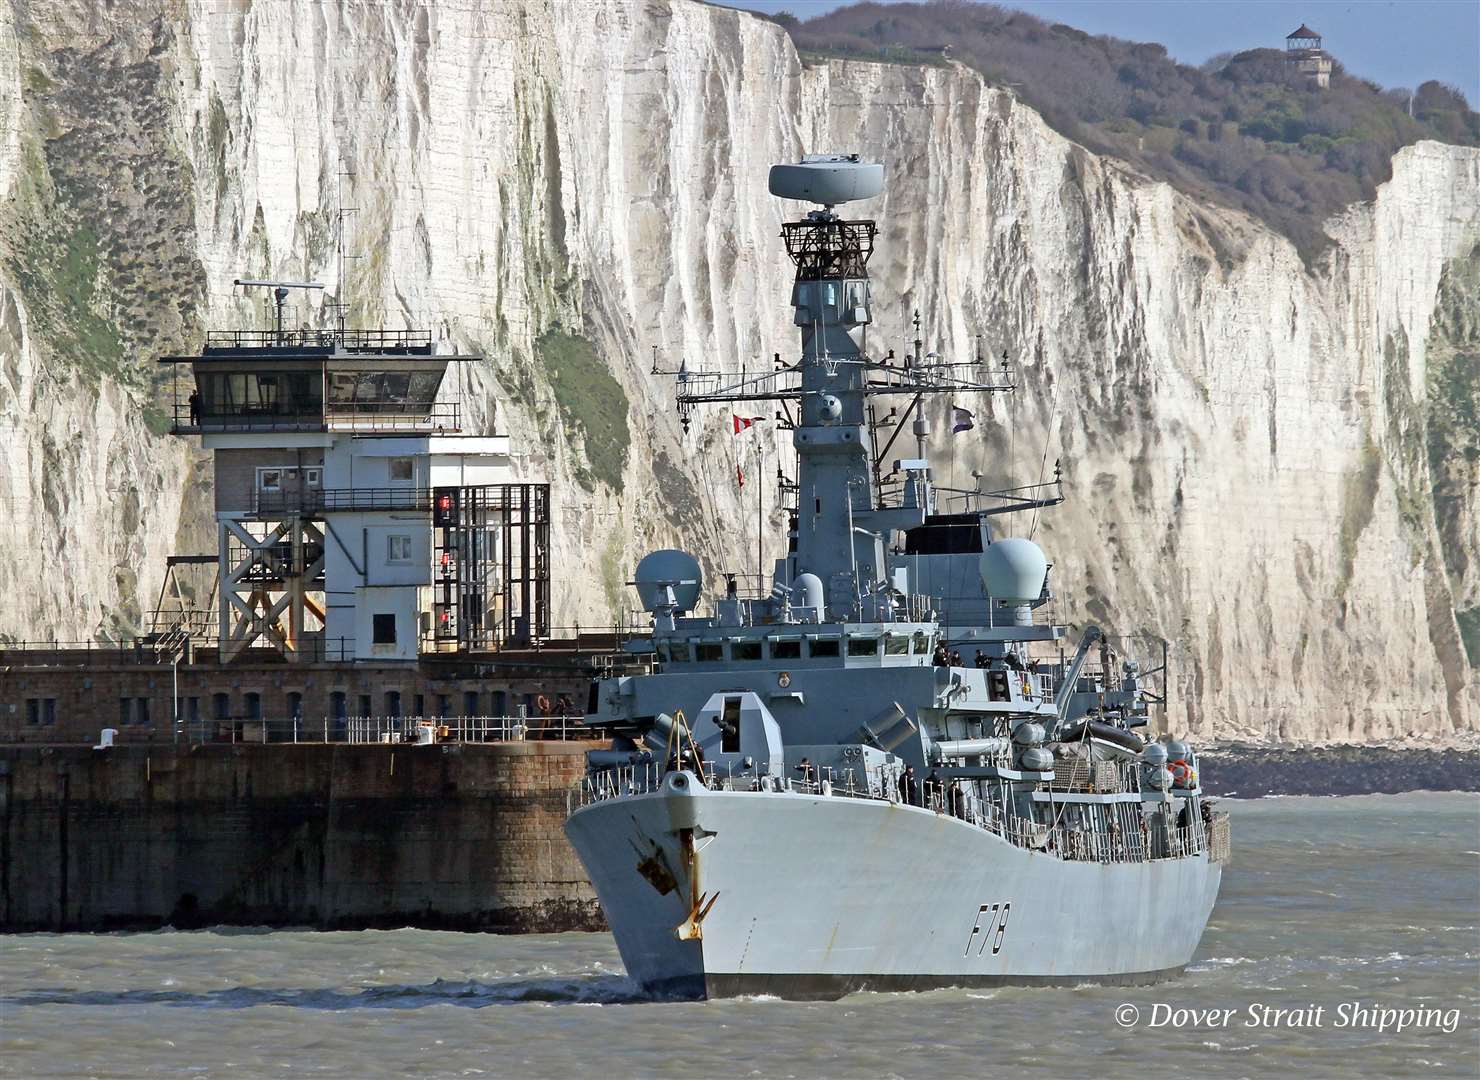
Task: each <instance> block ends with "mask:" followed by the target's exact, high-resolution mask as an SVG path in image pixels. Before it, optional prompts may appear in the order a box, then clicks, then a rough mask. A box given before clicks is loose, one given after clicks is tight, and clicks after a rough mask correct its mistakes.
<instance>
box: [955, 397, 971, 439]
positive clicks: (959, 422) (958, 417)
mask: <svg viewBox="0 0 1480 1080" xmlns="http://www.w3.org/2000/svg"><path fill="white" fill-rule="evenodd" d="M973 420H974V417H973V416H972V414H971V412H970V411H969V410H967V409H963V408H961V406H959V405H954V404H953V405H952V406H951V425H952V426H951V434H952V435H959V434H961V432H963V431H970V430H971V429H972V428H974V427H976V424H975V423H974V422H973Z"/></svg>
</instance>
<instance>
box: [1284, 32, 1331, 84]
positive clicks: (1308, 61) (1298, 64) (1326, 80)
mask: <svg viewBox="0 0 1480 1080" xmlns="http://www.w3.org/2000/svg"><path fill="white" fill-rule="evenodd" d="M1285 62H1286V63H1287V64H1289V65H1290V66H1291V67H1293V68H1295V69H1297V70H1299V71H1301V72H1303V73H1304V74H1305V80H1306V84H1307V85H1309V86H1313V87H1315V88H1316V89H1318V90H1326V89H1328V88H1329V87H1330V86H1331V57H1329V56H1327V55H1326V52H1325V50H1324V49H1322V48H1321V35H1320V34H1318V33H1316V32H1315V31H1314V30H1312V29H1311V28H1310V27H1308V26H1306V25H1305V23H1301V24H1300V27H1299V29H1296V30H1293V31H1291V32H1290V33H1289V34H1287V35H1286V36H1285Z"/></svg>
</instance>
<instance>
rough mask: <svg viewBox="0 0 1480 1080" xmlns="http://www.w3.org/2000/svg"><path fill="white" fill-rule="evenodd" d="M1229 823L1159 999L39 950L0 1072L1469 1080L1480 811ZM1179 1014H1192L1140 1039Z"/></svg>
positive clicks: (7, 942) (1262, 815)
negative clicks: (1186, 952) (658, 991)
mask: <svg viewBox="0 0 1480 1080" xmlns="http://www.w3.org/2000/svg"><path fill="white" fill-rule="evenodd" d="M1223 805H1224V806H1225V807H1227V808H1228V809H1230V810H1231V811H1232V813H1233V815H1234V830H1235V832H1234V844H1235V849H1234V864H1233V866H1232V867H1231V868H1230V870H1229V872H1228V874H1227V875H1226V876H1225V878H1224V885H1223V893H1222V897H1221V899H1220V901H1219V904H1218V908H1217V910H1216V911H1215V912H1214V915H1213V922H1212V925H1211V926H1210V927H1209V929H1208V933H1207V935H1206V937H1205V938H1204V939H1203V945H1202V948H1201V950H1200V951H1199V953H1198V956H1197V959H1196V961H1195V962H1194V964H1193V965H1192V968H1191V969H1190V970H1189V971H1188V973H1187V974H1186V975H1185V976H1184V977H1183V978H1182V979H1180V980H1178V981H1175V982H1171V983H1167V984H1163V985H1161V986H1157V987H1151V988H1146V989H1129V990H1128V989H1120V988H1096V987H1088V986H1086V987H1080V988H1075V989H1053V990H1046V989H1016V988H1007V989H1001V990H995V991H939V992H935V993H930V994H857V995H854V996H852V997H849V998H846V999H844V1000H842V1001H838V1002H831V1003H818V1004H796V1003H790V1002H783V1001H776V1000H772V999H766V998H758V999H742V1000H738V1001H722V1002H705V1003H664V1002H652V1001H647V1000H644V999H643V998H642V997H641V995H639V994H637V993H636V992H635V991H634V990H633V988H632V986H631V985H630V984H629V983H628V982H627V980H626V979H625V977H624V976H623V974H622V966H621V960H620V959H619V957H618V956H617V951H616V948H615V947H614V946H613V944H612V941H611V938H610V937H608V936H606V935H604V934H561V935H551V936H544V937H496V936H492V935H476V934H475V935H467V934H448V933H431V932H425V931H418V930H399V931H391V932H375V931H370V932H364V933H335V934H317V933H288V932H271V933H269V932H253V931H239V930H220V931H203V932H198V933H157V934H123V935H87V934H68V935H26V936H20V937H9V938H0V1073H4V1074H5V1075H13V1076H24V1077H46V1076H109V1077H131V1076H191V1077H218V1076H219V1077H226V1076H230V1077H255V1076H269V1075H271V1076H279V1075H306V1076H323V1077H362V1076H511V1077H514V1076H517V1077H573V1078H584V1077H591V1078H597V1077H627V1076H632V1077H649V1076H651V1077H682V1078H685V1080H689V1078H693V1077H704V1076H714V1075H725V1076H761V1077H808V1078H810V1077H840V1078H853V1077H860V1078H861V1077H870V1078H872V1077H891V1076H897V1077H930V1078H947V1077H967V1076H970V1077H985V1076H1050V1077H1070V1076H1085V1075H1090V1076H1096V1077H1120V1076H1126V1077H1143V1076H1158V1075H1161V1076H1208V1077H1235V1076H1249V1077H1257V1076H1273V1075H1282V1076H1299V1077H1309V1076H1317V1077H1320V1076H1340V1077H1344V1078H1345V1077H1368V1076H1373V1077H1377V1076H1380V1077H1388V1076H1393V1077H1410V1076H1465V1077H1476V1076H1480V928H1477V920H1480V916H1477V908H1480V797H1476V796H1474V795H1403V796H1371V797H1362V798H1349V799H1299V798H1289V799H1271V800H1262V801H1258V802H1232V801H1230V802H1226V803H1224V804H1223ZM1353 1003H1356V1004H1357V1006H1358V1007H1360V1008H1362V1009H1366V1010H1371V1011H1370V1012H1367V1013H1355V1014H1354V1013H1353V1011H1352V1005H1353ZM1127 1005H1133V1006H1135V1007H1136V1009H1137V1010H1138V1011H1139V1019H1138V1020H1137V1021H1136V1023H1135V1026H1133V1027H1124V1026H1121V1023H1120V1022H1119V1021H1118V1020H1117V1014H1118V1015H1119V1018H1120V1020H1121V1021H1124V1020H1128V1019H1130V1010H1129V1009H1127V1008H1125V1006H1127ZM1316 1006H1322V1007H1323V1012H1322V1014H1321V1015H1320V1016H1319V1017H1317V1016H1316V1015H1315V1013H1314V1011H1313V1010H1314V1007H1316ZM1343 1006H1346V1008H1345V1010H1344V1011H1343V1009H1342V1007H1343ZM1251 1007H1252V1008H1253V1009H1254V1010H1255V1012H1256V1013H1260V1012H1261V1010H1262V1009H1264V1008H1265V1007H1267V1008H1268V1009H1269V1010H1275V1009H1283V1010H1300V1011H1299V1012H1288V1013H1286V1014H1285V1015H1284V1016H1281V1017H1274V1016H1273V1014H1272V1012H1271V1013H1261V1015H1263V1016H1264V1017H1265V1021H1264V1023H1263V1025H1262V1026H1257V1027H1251V1026H1249V1021H1250V1009H1251ZM1173 1008H1178V1009H1186V1010H1191V1009H1196V1010H1201V1011H1202V1012H1201V1015H1200V1016H1198V1017H1196V1018H1194V1017H1193V1016H1192V1015H1191V1014H1188V1013H1183V1014H1181V1015H1179V1016H1177V1017H1175V1018H1171V1019H1170V1022H1168V1023H1166V1024H1165V1025H1164V1026H1161V1027H1152V1026H1151V1025H1152V1024H1153V1023H1154V1022H1155V1021H1156V1020H1157V1019H1158V1018H1161V1019H1164V1020H1165V1019H1168V1017H1167V1013H1168V1012H1169V1010H1171V1009H1173ZM1380 1009H1389V1010H1401V1009H1427V1010H1429V1014H1428V1016H1427V1017H1426V1018H1425V1017H1420V1018H1418V1021H1417V1022H1416V1023H1415V1024H1414V1026H1411V1027H1408V1028H1407V1029H1406V1030H1403V1031H1394V1030H1392V1026H1393V1024H1394V1023H1396V1019H1395V1018H1393V1017H1388V1018H1386V1026H1387V1028H1388V1030H1385V1031H1384V1030H1379V1026H1381V1025H1383V1024H1384V1017H1383V1016H1382V1014H1380V1013H1378V1012H1376V1011H1375V1010H1380ZM1207 1010H1233V1013H1232V1015H1231V1016H1229V1017H1228V1018H1227V1019H1220V1018H1221V1017H1222V1016H1223V1014H1221V1013H1217V1014H1214V1015H1212V1016H1211V1017H1209V1015H1208V1013H1207ZM1450 1010H1457V1014H1452V1013H1450V1012H1449V1011H1450ZM1343 1015H1344V1016H1345V1017H1346V1018H1347V1020H1346V1022H1345V1023H1343V1022H1342V1017H1343ZM1292 1022H1299V1023H1304V1024H1305V1025H1306V1026H1299V1027H1292V1026H1288V1025H1289V1024H1291V1023H1292ZM1451 1025H1452V1027H1453V1030H1451V1031H1448V1032H1446V1031H1444V1030H1443V1028H1444V1027H1445V1026H1451Z"/></svg>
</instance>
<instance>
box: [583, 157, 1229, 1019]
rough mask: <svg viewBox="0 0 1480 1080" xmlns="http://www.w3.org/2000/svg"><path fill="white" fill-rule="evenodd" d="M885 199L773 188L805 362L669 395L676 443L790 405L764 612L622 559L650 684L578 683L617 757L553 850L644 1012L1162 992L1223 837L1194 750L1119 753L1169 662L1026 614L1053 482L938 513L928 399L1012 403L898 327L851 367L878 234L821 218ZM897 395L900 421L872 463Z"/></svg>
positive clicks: (1145, 716)
mask: <svg viewBox="0 0 1480 1080" xmlns="http://www.w3.org/2000/svg"><path fill="white" fill-rule="evenodd" d="M882 188H883V168H882V166H881V165H879V164H877V163H871V162H865V161H861V160H859V158H858V157H857V156H856V155H808V156H805V157H804V158H803V159H802V160H801V161H800V162H799V163H795V164H784V165H776V166H773V167H772V169H771V173H770V191H771V193H772V194H773V195H775V196H777V197H780V198H783V199H791V200H799V201H803V202H806V203H811V204H814V205H815V206H817V207H818V208H817V209H813V210H811V211H810V212H808V213H806V215H805V216H804V217H803V218H802V219H801V220H797V221H788V222H785V223H784V224H783V226H782V238H783V240H784V242H785V245H786V249H787V252H788V254H789V255H790V257H791V260H792V262H793V263H794V264H795V267H796V276H795V281H794V283H793V286H792V293H791V306H792V308H793V309H794V322H795V325H796V327H797V328H798V330H799V331H800V336H801V346H802V347H801V353H800V356H799V358H798V359H797V360H796V361H795V362H794V363H790V364H784V363H779V362H778V363H777V365H776V367H775V370H772V371H767V372H764V373H762V374H759V375H757V374H753V373H752V374H749V375H746V374H743V373H742V374H740V375H726V374H720V373H706V372H702V371H696V370H689V369H688V368H687V367H682V368H680V370H679V371H678V372H676V373H675V374H676V375H677V379H678V385H677V404H678V408H679V411H680V416H681V419H682V420H683V423H684V427H685V430H687V429H688V425H689V422H690V420H691V414H692V412H693V411H694V410H695V409H697V408H699V407H701V406H703V405H706V404H718V405H727V406H729V407H730V408H732V409H733V408H734V407H735V406H736V405H737V404H739V403H742V402H744V403H757V402H760V403H767V404H768V405H770V406H774V407H775V408H778V409H781V410H784V411H783V412H781V413H778V419H782V420H783V422H784V423H785V424H786V426H787V427H789V428H790V430H791V433H792V442H793V444H794V446H795V449H796V473H795V482H794V484H791V485H788V486H787V488H786V490H787V491H788V492H789V493H790V494H791V495H792V496H793V498H794V505H792V506H790V507H789V508H788V509H789V512H790V516H789V529H788V536H787V548H786V554H785V557H784V558H781V559H778V560H776V562H775V567H774V572H773V574H772V575H771V580H770V582H769V583H768V584H769V588H768V589H759V588H758V589H755V590H752V591H754V592H755V593H756V595H743V591H742V590H741V589H740V588H739V587H738V586H737V582H736V579H735V577H734V576H727V577H728V580H727V583H726V587H725V588H724V592H723V594H722V595H719V596H716V597H715V598H714V599H713V600H712V601H709V602H706V601H705V600H704V599H703V592H704V591H703V581H702V576H701V568H700V564H699V562H698V560H697V559H695V558H694V557H693V556H692V555H691V554H689V553H687V552H683V551H676V550H662V551H655V552H652V553H650V554H649V555H647V556H645V557H644V558H643V559H642V560H641V562H640V563H639V564H638V566H637V568H636V573H635V575H634V577H635V580H634V581H633V582H632V583H631V584H633V585H634V586H635V587H636V590H637V592H638V595H639V597H640V598H641V601H642V605H643V608H644V610H645V611H646V612H647V613H648V616H649V621H650V624H651V625H650V627H644V629H643V632H641V633H639V634H635V635H634V636H633V638H632V639H631V640H630V641H629V642H628V643H627V648H628V649H629V650H630V651H632V652H633V653H636V654H637V655H638V656H641V657H644V658H645V659H646V660H647V662H648V665H647V666H646V667H644V668H641V669H639V670H641V671H642V672H643V673H640V674H630V675H619V676H616V677H611V678H602V679H598V680H596V681H595V682H593V684H592V686H591V692H590V700H589V703H588V712H587V716H586V723H587V724H588V725H589V726H590V727H591V728H592V729H593V733H599V734H601V735H603V736H607V737H609V738H610V739H611V740H612V742H611V748H610V749H603V750H597V751H593V752H591V753H590V754H589V755H588V762H587V771H586V775H585V778H584V779H583V780H582V781H581V783H580V785H579V787H578V788H577V789H575V790H573V791H572V796H571V806H570V810H569V814H568V818H567V822H566V833H567V835H568V836H569V838H570V841H571V843H572V844H573V845H574V847H575V850H576V851H577V853H578V854H579V856H580V858H581V860H582V862H583V863H584V865H585V867H586V870H587V872H588V874H589V876H590V879H591V882H592V884H593V885H594V886H595V888H596V892H597V894H598V896H599V898H600V901H601V906H602V909H603V911H604V912H605V914H606V917H607V920H608V922H609V923H610V925H611V928H612V932H613V934H614V935H615V937H616V942H617V946H618V948H619V950H620V952H621V955H622V960H623V963H624V964H625V965H626V968H627V971H628V974H629V976H630V977H631V978H632V979H633V980H635V981H636V982H637V983H638V984H640V985H641V986H642V987H643V988H644V989H645V990H647V991H649V992H652V993H654V994H658V995H673V996H682V997H722V996H731V995H737V994H750V993H765V994H775V995H779V996H782V997H788V998H811V997H837V996H840V995H843V994H846V993H849V992H852V991H856V990H909V989H927V988H934V987H943V986H966V985H983V984H1002V983H1018V984H1055V983H1080V982H1108V983H1124V984H1136V983H1147V982H1154V981H1157V980H1159V979H1162V978H1166V977H1168V976H1171V975H1174V974H1175V973H1177V972H1179V971H1180V970H1181V969H1182V968H1183V966H1184V965H1186V964H1187V963H1188V961H1189V960H1190V959H1191V957H1192V954H1193V951H1194V949H1195V948H1196V947H1197V944H1198V941H1199V939H1200V937H1201V935H1202V932H1203V929H1204V927H1205V926H1206V924H1207V921H1208V918H1209V915H1210V913H1211V911H1212V908H1213V904H1214V901H1215V899H1216V897H1217V893H1218V886H1219V881H1220V878H1221V875H1222V867H1223V864H1224V863H1225V862H1226V860H1227V858H1228V851H1229V834H1228V821H1227V817H1226V815H1224V814H1222V813H1220V812H1217V811H1214V810H1212V808H1211V804H1209V803H1208V802H1206V801H1205V800H1204V798H1203V794H1202V790H1201V784H1200V781H1199V779H1198V773H1197V757H1196V753H1195V751H1194V750H1193V749H1192V747H1191V746H1189V745H1187V744H1186V743H1184V742H1182V741H1180V740H1174V739H1170V738H1167V737H1161V738H1158V739H1150V738H1147V737H1143V735H1142V734H1141V733H1140V731H1139V730H1138V729H1142V728H1147V727H1148V724H1149V717H1150V707H1151V704H1152V703H1153V702H1154V701H1155V700H1157V696H1156V694H1155V692H1154V689H1155V688H1156V687H1157V686H1161V687H1164V686H1165V682H1164V681H1158V680H1157V678H1156V676H1157V675H1158V674H1159V675H1161V678H1162V680H1164V678H1165V674H1164V669H1165V649H1164V647H1163V654H1162V665H1161V668H1160V669H1157V668H1153V667H1151V666H1150V663H1149V662H1142V661H1141V660H1138V659H1137V658H1133V657H1131V656H1129V655H1128V650H1125V649H1124V647H1123V646H1119V647H1118V648H1112V642H1111V640H1110V639H1109V638H1108V637H1107V635H1105V634H1103V633H1102V632H1101V631H1100V630H1099V629H1098V628H1096V627H1094V626H1089V627H1085V628H1083V629H1082V630H1081V631H1080V633H1079V634H1078V640H1077V645H1076V643H1075V642H1074V641H1073V640H1072V639H1071V636H1070V628H1069V627H1067V626H1063V625H1058V624H1056V623H1054V622H1053V621H1052V620H1051V619H1048V618H1045V617H1043V616H1044V615H1046V613H1045V612H1044V611H1043V610H1042V609H1044V608H1045V607H1046V606H1047V605H1048V604H1049V602H1050V600H1051V599H1052V598H1053V596H1054V593H1053V590H1052V588H1051V586H1050V569H1051V567H1050V565H1049V563H1048V559H1047V556H1046V555H1045V553H1044V552H1043V550H1042V549H1041V548H1040V547H1039V546H1038V545H1037V544H1035V543H1033V542H1032V540H1031V539H1029V538H1026V537H1023V536H1014V535H1011V534H1010V533H1011V531H1012V530H1010V529H1009V528H1008V527H1007V525H1008V523H1011V522H1013V521H1018V522H1021V521H1023V519H1024V518H1025V517H1026V516H1029V515H1035V516H1036V515H1037V514H1039V513H1040V512H1042V511H1043V510H1046V509H1048V508H1050V507H1052V506H1054V505H1056V504H1057V503H1059V502H1062V500H1063V498H1064V495H1063V490H1062V481H1061V479H1060V477H1059V475H1058V471H1057V469H1056V470H1055V477H1054V479H1053V480H1051V481H1047V482H1044V481H1043V478H1042V477H1041V476H1040V478H1039V482H1038V483H1036V484H1031V485H1026V486H1022V487H1014V488H1009V489H1004V490H1001V491H996V492H990V493H981V492H973V493H972V495H971V497H969V498H964V499H963V500H962V502H963V508H961V509H955V510H952V508H951V506H950V503H949V502H946V506H945V507H940V506H938V505H937V499H938V496H939V495H941V494H944V492H945V489H944V487H943V485H937V484H936V483H935V481H934V479H933V476H932V470H931V466H930V461H929V446H928V439H929V426H928V423H927V421H926V419H925V417H926V415H927V411H926V408H925V404H924V403H925V402H926V401H927V400H930V399H932V398H938V396H939V395H968V394H977V393H982V394H985V393H998V392H1005V391H1010V390H1012V389H1013V388H1014V386H1015V382H1016V378H1015V375H1014V374H1013V372H1012V370H1011V367H1010V365H1009V364H1008V363H1007V362H1006V361H1003V362H1002V363H1001V364H999V363H998V362H997V361H996V360H995V359H993V360H990V361H988V360H985V359H983V358H982V357H980V356H974V357H971V358H968V359H967V360H964V361H950V360H942V359H941V358H940V357H939V356H937V355H936V354H933V353H922V349H921V343H920V341H919V340H918V338H919V330H918V322H917V329H916V341H915V342H914V346H913V349H907V350H905V351H904V355H903V356H900V357H896V356H895V355H894V354H893V352H892V351H890V352H888V353H887V354H886V355H884V356H882V357H876V356H874V355H872V354H871V353H870V351H869V348H868V337H867V334H868V327H869V325H870V323H871V322H872V319H873V306H874V305H873V298H872V296H871V290H870V282H869V275H868V265H867V264H868V260H869V256H870V255H871V254H872V251H873V247H874V239H875V235H876V232H877V226H876V223H875V222H874V221H869V220H845V219H844V218H842V217H841V216H840V215H839V214H838V213H837V212H836V208H837V207H838V206H840V205H842V204H844V203H847V202H850V201H853V200H856V199H864V198H870V197H873V196H875V195H877V194H879V193H880V192H881V191H882ZM891 395H892V396H897V397H900V398H901V399H904V400H907V401H908V403H909V404H908V406H907V407H906V408H905V410H904V412H903V415H898V410H897V409H895V410H891V417H890V418H891V419H893V417H895V416H897V419H895V420H894V423H893V432H892V434H889V435H888V438H887V439H885V438H883V437H882V434H887V433H888V430H889V425H888V424H887V423H883V424H881V423H880V422H879V419H878V413H877V411H876V407H875V404H874V403H875V401H876V400H877V399H880V398H883V397H886V396H891ZM906 422H909V423H910V426H911V431H912V434H913V436H914V443H915V445H914V446H913V447H910V449H911V450H913V451H914V453H913V455H912V456H903V455H901V456H899V457H898V458H895V459H893V460H892V461H891V459H890V457H889V455H890V451H891V450H893V449H894V443H895V441H896V439H895V437H896V436H897V435H899V434H900V433H901V431H902V430H903V428H904V424H905V423H906ZM737 423H738V421H737ZM881 433H882V434H881ZM881 442H882V443H883V445H882V446H881V445H880V443H881ZM886 463H888V464H887V467H886ZM978 486H980V485H978ZM941 501H943V502H945V501H946V500H941ZM1017 531H1019V532H1021V531H1024V530H1022V529H1019V530H1017ZM1029 531H1031V530H1029ZM1071 647H1072V653H1071V652H1070V649H1071Z"/></svg>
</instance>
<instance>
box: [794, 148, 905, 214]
mask: <svg viewBox="0 0 1480 1080" xmlns="http://www.w3.org/2000/svg"><path fill="white" fill-rule="evenodd" d="M770 189H771V194H772V195H775V196H776V197H777V198H781V199H796V200H798V201H799V202H810V203H821V204H822V205H823V206H836V205H838V204H839V203H845V202H852V201H854V200H855V199H872V198H873V197H874V196H875V195H877V194H879V192H881V191H883V190H884V166H883V165H880V164H879V163H878V162H873V161H859V160H858V157H857V155H853V156H849V155H846V154H805V155H803V157H802V160H801V161H800V162H798V163H797V164H795V165H772V166H771V177H770Z"/></svg>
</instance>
